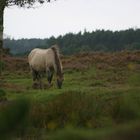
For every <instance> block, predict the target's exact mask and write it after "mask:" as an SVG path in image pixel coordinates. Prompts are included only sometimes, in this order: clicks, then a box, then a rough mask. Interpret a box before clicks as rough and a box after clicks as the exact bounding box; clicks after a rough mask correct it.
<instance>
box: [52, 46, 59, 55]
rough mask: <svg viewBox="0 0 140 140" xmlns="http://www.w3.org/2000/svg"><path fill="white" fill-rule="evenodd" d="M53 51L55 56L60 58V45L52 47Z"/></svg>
mask: <svg viewBox="0 0 140 140" xmlns="http://www.w3.org/2000/svg"><path fill="white" fill-rule="evenodd" d="M51 49H52V50H53V52H54V54H55V55H57V56H59V54H60V53H59V46H58V45H53V46H52V47H51Z"/></svg>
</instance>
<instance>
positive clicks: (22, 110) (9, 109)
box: [0, 99, 29, 138]
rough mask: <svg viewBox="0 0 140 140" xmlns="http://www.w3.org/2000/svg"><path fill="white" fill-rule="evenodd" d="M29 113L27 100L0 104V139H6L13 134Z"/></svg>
mask: <svg viewBox="0 0 140 140" xmlns="http://www.w3.org/2000/svg"><path fill="white" fill-rule="evenodd" d="M28 111H29V101H28V100H27V99H17V100H14V101H6V102H3V103H1V104H0V134H1V135H0V138H6V137H7V135H8V134H10V133H11V132H14V130H16V127H17V126H18V125H19V123H21V122H22V121H23V119H24V118H25V116H26V114H27V112H28Z"/></svg>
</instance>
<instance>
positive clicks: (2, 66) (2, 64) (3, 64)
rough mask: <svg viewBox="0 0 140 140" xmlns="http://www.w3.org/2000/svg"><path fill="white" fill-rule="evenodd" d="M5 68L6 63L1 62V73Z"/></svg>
mask: <svg viewBox="0 0 140 140" xmlns="http://www.w3.org/2000/svg"><path fill="white" fill-rule="evenodd" d="M4 68H5V63H4V62H3V61H0V72H1V71H3V70H4Z"/></svg>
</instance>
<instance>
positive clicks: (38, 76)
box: [37, 72, 43, 89]
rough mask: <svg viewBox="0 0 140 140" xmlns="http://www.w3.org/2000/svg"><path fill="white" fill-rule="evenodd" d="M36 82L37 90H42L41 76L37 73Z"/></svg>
mask: <svg viewBox="0 0 140 140" xmlns="http://www.w3.org/2000/svg"><path fill="white" fill-rule="evenodd" d="M37 80H38V82H39V88H40V89H42V88H43V85H42V79H41V74H40V73H39V72H37Z"/></svg>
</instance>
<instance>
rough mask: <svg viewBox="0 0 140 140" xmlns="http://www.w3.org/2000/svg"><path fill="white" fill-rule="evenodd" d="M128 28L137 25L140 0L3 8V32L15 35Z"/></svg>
mask: <svg viewBox="0 0 140 140" xmlns="http://www.w3.org/2000/svg"><path fill="white" fill-rule="evenodd" d="M129 28H140V0H57V1H55V2H51V3H45V4H43V5H42V6H40V5H35V6H34V8H30V9H27V8H19V7H16V6H13V7H9V8H6V9H5V11H4V36H5V37H10V38H15V39H20V38H49V37H51V36H54V37H57V36H59V35H64V34H66V33H69V32H72V33H78V32H79V31H82V32H83V31H84V30H85V29H86V30H87V31H90V32H91V31H95V30H97V29H104V30H112V31H116V30H125V29H129Z"/></svg>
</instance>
